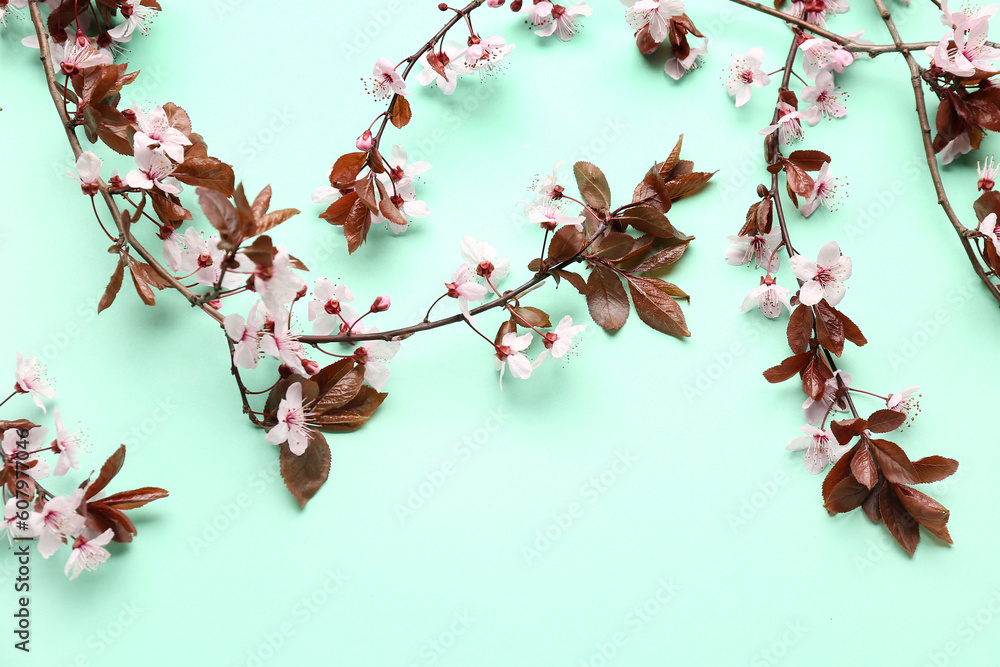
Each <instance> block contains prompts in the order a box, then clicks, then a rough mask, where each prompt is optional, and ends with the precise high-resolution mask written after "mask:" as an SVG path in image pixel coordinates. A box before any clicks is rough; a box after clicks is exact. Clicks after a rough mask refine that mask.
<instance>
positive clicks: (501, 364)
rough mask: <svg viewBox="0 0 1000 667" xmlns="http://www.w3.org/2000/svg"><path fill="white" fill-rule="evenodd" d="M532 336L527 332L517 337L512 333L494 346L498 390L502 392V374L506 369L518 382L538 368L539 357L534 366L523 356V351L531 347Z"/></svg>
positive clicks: (505, 335)
mask: <svg viewBox="0 0 1000 667" xmlns="http://www.w3.org/2000/svg"><path fill="white" fill-rule="evenodd" d="M532 338H533V336H532V335H531V332H530V331H529V332H528V333H526V334H523V335H521V336H518V335H517V334H516V333H514V332H513V331H512V332H510V333H507V334H504V337H503V338H502V339H501V340H500V344H499V345H497V346H496V353H495V356H496V369H497V370H498V371H500V390H501V391H502V390H503V374H504V370H505V369H507V368H508V367H509V368H510V374H511V375H513V376H514V377H516V378H518V379H519V380H527V379H528V378H529V377H531V372H532V371H533V370H534V369H535V368H537V367H538V363H541V357H540V358H539V360H538V363H535V364H534V365H533V364H532V363H531V361H530V360H529V359H528V357H527V356H525V355H524V353H523V351H524V350H526V349H528V347H530V346H531V341H532Z"/></svg>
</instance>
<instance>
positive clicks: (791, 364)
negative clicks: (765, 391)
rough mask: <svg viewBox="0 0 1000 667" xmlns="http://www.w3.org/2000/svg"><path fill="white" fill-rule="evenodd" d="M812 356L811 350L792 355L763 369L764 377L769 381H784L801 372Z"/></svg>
mask: <svg viewBox="0 0 1000 667" xmlns="http://www.w3.org/2000/svg"><path fill="white" fill-rule="evenodd" d="M812 358H813V353H812V352H803V353H801V354H795V355H792V356H790V357H788V358H787V359H785V360H784V361H782V362H781V363H780V364H778V365H777V366H772V367H771V368H768V369H767V370H766V371H764V378H765V379H766V380H767V381H768V382H771V383H777V382H784V381H785V380H788V379H790V378H792V377H793V376H794V375H796V374H797V373H799V372H801V371H802V369H804V368H805V367H806V365H808V364H809V362H810V360H811V359H812Z"/></svg>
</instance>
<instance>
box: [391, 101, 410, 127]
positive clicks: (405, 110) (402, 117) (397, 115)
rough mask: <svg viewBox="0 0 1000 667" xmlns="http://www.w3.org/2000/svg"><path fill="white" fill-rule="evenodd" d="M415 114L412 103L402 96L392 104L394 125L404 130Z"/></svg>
mask: <svg viewBox="0 0 1000 667" xmlns="http://www.w3.org/2000/svg"><path fill="white" fill-rule="evenodd" d="M412 117H413V112H412V110H411V109H410V103H409V102H407V101H406V98H405V97H403V96H402V95H396V100H395V101H394V102H393V103H392V115H391V118H392V124H393V125H395V126H396V127H397V128H400V129H402V128H403V127H406V125H407V124H408V123H409V122H410V119H411V118H412Z"/></svg>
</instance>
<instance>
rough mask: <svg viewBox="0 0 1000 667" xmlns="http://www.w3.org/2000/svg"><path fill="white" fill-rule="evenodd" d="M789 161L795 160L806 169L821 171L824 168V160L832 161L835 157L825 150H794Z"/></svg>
mask: <svg viewBox="0 0 1000 667" xmlns="http://www.w3.org/2000/svg"><path fill="white" fill-rule="evenodd" d="M788 161H789V162H794V163H795V164H796V165H798V166H799V167H801V168H802V169H805V170H806V171H819V170H820V169H822V168H823V163H824V162H832V161H833V159H832V158H831V157H830V156H829V155H827V154H826V153H824V152H823V151H812V150H806V151H792V152H791V153H790V154H789V156H788Z"/></svg>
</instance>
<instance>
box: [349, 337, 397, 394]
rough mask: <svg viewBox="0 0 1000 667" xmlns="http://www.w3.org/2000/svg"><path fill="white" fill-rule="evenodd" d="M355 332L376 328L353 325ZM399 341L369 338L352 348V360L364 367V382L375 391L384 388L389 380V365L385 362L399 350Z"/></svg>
mask: <svg viewBox="0 0 1000 667" xmlns="http://www.w3.org/2000/svg"><path fill="white" fill-rule="evenodd" d="M354 330H355V332H356V333H376V332H377V331H378V328H376V327H371V328H368V329H366V328H364V327H360V326H359V327H355V329H354ZM399 347H400V345H399V341H394V340H392V341H385V340H370V341H365V342H364V343H361V344H360V345H358V347H357V349H355V350H354V361H355V362H356V363H358V364H360V365H362V366H364V367H365V382H367V383H368V384H370V385H371V386H372V387H373V388H374V389H375V390H376V391H382V390H383V389H385V385H386V383H387V382H388V381H389V375H390V373H389V367H388V366H387V365H386V364H385V362H386V361H389V360H390V359H392V358H393V357H395V356H396V354H397V353H398V352H399Z"/></svg>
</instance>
